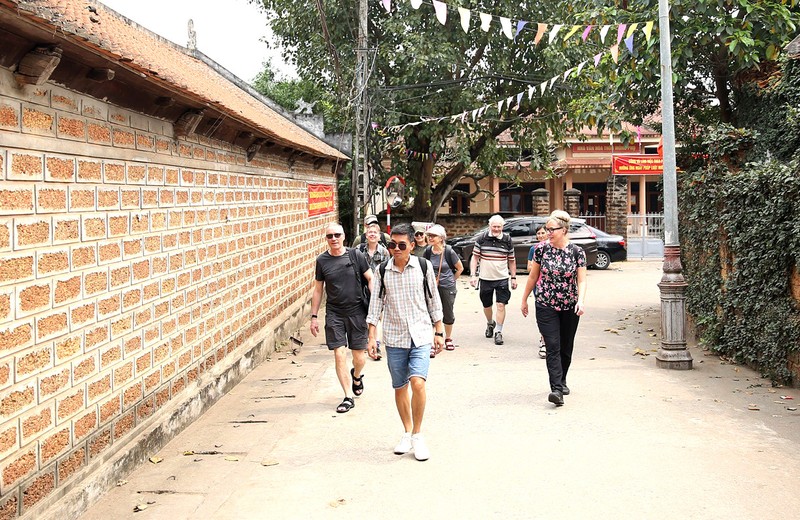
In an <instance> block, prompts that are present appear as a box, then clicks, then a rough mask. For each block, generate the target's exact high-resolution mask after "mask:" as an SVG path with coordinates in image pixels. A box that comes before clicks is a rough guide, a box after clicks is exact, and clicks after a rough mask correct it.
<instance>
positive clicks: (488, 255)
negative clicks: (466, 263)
mask: <svg viewBox="0 0 800 520" xmlns="http://www.w3.org/2000/svg"><path fill="white" fill-rule="evenodd" d="M504 239H505V240H504ZM472 254H473V255H475V258H477V259H478V266H479V267H480V279H481V280H487V281H495V280H505V279H506V278H508V277H509V276H511V275H510V274H509V273H508V262H509V261H510V260H514V258H515V257H514V243H513V242H512V241H511V237H509V236H508V235H507V234H506V233H503V234H502V235H500V237H499V238H498V237H496V236H494V235H492V234H491V233H490V232H488V231H487V232H486V234H485V235H484V236H482V237H480V238H478V240H476V241H475V248H474V249H473V250H472Z"/></svg>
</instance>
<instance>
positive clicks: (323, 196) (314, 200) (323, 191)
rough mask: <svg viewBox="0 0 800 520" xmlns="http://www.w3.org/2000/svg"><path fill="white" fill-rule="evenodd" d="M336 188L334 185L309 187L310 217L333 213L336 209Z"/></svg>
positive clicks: (313, 185) (312, 185)
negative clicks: (334, 195)
mask: <svg viewBox="0 0 800 520" xmlns="http://www.w3.org/2000/svg"><path fill="white" fill-rule="evenodd" d="M333 190H334V186H333V185H332V184H309V185H308V216H309V217H313V216H315V215H322V214H324V213H330V212H332V211H333V210H334V209H335V208H334V197H333V194H334V191H333Z"/></svg>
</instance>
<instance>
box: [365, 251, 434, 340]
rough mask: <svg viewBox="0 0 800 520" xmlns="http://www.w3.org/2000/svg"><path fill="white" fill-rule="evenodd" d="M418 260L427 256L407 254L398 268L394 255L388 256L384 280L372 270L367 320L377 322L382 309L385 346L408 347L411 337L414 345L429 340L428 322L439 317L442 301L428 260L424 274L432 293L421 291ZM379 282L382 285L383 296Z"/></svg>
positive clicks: (430, 322)
mask: <svg viewBox="0 0 800 520" xmlns="http://www.w3.org/2000/svg"><path fill="white" fill-rule="evenodd" d="M420 262H428V260H425V259H424V258H419V257H416V256H413V255H412V256H410V257H409V259H408V264H407V265H406V267H405V269H404V270H403V271H402V272H401V271H400V270H399V269H397V267H395V265H394V258H392V259H390V260H389V263H388V265H387V266H386V279H385V280H381V273H380V269H378V270H376V271H377V272H376V273H375V279H374V281H373V283H372V287H373V290H372V297H371V299H370V303H369V313H368V314H367V323H369V324H370V325H375V326H377V325H378V320H379V319H380V317H381V313H383V344H384V345H386V346H387V347H397V348H411V342H412V341H413V342H414V345H416V346H418V347H421V346H424V345H431V344H433V327H432V324H433V323H436V322H438V321H441V320H442V317H443V314H442V301H441V299H440V298H439V291H437V290H436V278H435V276H434V274H433V267H432V266H431V264H430V262H428V272H427V278H428V287H430V290H431V296H432V297H431V298H428V295H427V294H426V293H425V289H424V286H423V283H422V269H421V268H420V265H419V263H420ZM381 283H383V284H384V285H385V294H384V297H383V298H380V288H381Z"/></svg>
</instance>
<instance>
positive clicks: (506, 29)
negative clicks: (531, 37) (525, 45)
mask: <svg viewBox="0 0 800 520" xmlns="http://www.w3.org/2000/svg"><path fill="white" fill-rule="evenodd" d="M499 18H500V27H501V28H502V29H503V34H505V35H506V38H508V39H509V40H513V39H514V35H513V34H511V20H510V19H509V18H506V17H505V16H500V17H499Z"/></svg>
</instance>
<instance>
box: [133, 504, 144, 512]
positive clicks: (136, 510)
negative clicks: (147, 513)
mask: <svg viewBox="0 0 800 520" xmlns="http://www.w3.org/2000/svg"><path fill="white" fill-rule="evenodd" d="M145 509H147V504H136V506H134V508H133V512H134V513H138V512H139V511H144V510H145Z"/></svg>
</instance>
